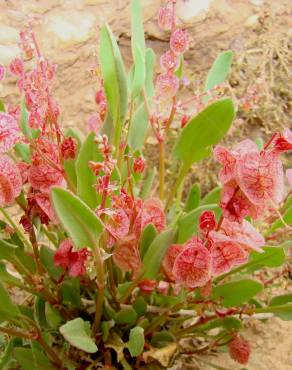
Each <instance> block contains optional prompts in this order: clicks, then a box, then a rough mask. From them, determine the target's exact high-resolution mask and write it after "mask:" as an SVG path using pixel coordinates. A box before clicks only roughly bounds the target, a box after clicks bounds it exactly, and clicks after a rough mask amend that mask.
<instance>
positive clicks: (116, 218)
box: [106, 208, 130, 247]
mask: <svg viewBox="0 0 292 370" xmlns="http://www.w3.org/2000/svg"><path fill="white" fill-rule="evenodd" d="M106 228H107V230H108V232H109V241H108V245H109V247H112V246H113V245H114V243H115V242H116V241H117V240H122V239H123V238H124V237H125V236H126V235H127V234H128V232H129V228H130V220H129V217H128V216H127V214H126V212H125V211H124V210H123V209H122V208H120V209H117V210H115V211H114V213H113V215H112V216H111V217H110V219H109V221H108V222H107V225H106Z"/></svg>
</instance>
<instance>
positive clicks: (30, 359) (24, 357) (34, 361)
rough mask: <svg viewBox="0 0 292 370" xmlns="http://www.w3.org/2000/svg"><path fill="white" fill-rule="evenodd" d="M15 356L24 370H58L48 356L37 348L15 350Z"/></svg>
mask: <svg viewBox="0 0 292 370" xmlns="http://www.w3.org/2000/svg"><path fill="white" fill-rule="evenodd" d="M13 355H14V357H15V359H16V360H17V362H18V363H19V365H20V366H21V369H22V370H40V369H42V370H56V367H55V366H53V364H51V363H50V361H49V359H48V358H47V357H46V355H45V354H44V353H43V352H41V351H39V350H37V349H36V348H34V349H33V350H32V349H30V348H21V347H18V348H14V349H13Z"/></svg>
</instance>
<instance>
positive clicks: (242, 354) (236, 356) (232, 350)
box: [228, 335, 251, 365]
mask: <svg viewBox="0 0 292 370" xmlns="http://www.w3.org/2000/svg"><path fill="white" fill-rule="evenodd" d="M228 349H229V354H230V357H231V358H232V359H233V360H234V361H237V362H238V363H240V364H242V365H246V364H247V363H248V359H249V355H250V351H251V348H250V345H249V343H248V341H247V340H246V339H244V338H243V337H242V336H241V335H235V336H234V338H233V339H232V341H231V342H230V343H229V344H228Z"/></svg>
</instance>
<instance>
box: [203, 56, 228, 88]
mask: <svg viewBox="0 0 292 370" xmlns="http://www.w3.org/2000/svg"><path fill="white" fill-rule="evenodd" d="M232 56H233V53H232V51H230V50H229V51H225V52H223V53H221V54H219V55H218V57H217V58H216V60H215V62H214V63H213V65H212V67H211V69H210V71H209V73H208V76H207V80H206V84H205V91H208V90H210V89H213V88H214V87H215V86H218V85H220V84H222V83H223V82H224V81H225V79H226V77H227V75H228V73H229V70H230V67H231V63H232Z"/></svg>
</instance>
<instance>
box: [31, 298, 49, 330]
mask: <svg viewBox="0 0 292 370" xmlns="http://www.w3.org/2000/svg"><path fill="white" fill-rule="evenodd" d="M45 307H46V302H45V301H44V300H43V299H42V298H40V297H36V298H35V301H34V319H35V321H36V322H37V323H38V325H39V327H41V328H46V327H47V326H48V325H47V320H46V315H45Z"/></svg>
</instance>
